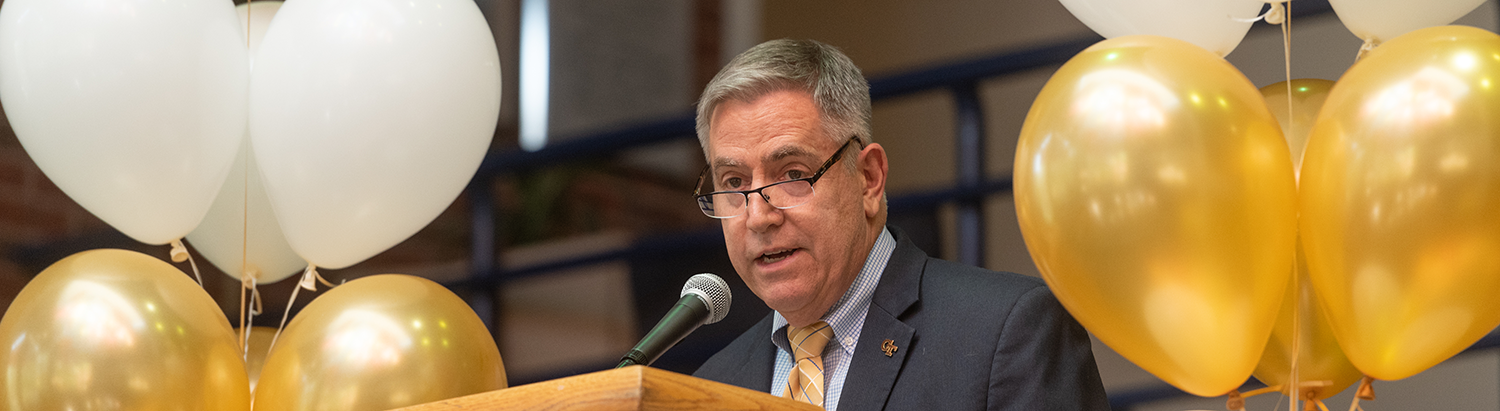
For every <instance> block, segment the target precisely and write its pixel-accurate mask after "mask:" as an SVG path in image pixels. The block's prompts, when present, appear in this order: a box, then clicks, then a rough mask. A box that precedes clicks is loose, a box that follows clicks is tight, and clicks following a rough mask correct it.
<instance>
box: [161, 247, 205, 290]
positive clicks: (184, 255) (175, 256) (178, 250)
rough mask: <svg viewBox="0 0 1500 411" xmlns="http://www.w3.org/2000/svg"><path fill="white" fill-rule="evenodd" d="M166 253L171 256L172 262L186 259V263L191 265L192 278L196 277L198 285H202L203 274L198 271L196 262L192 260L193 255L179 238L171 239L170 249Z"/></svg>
mask: <svg viewBox="0 0 1500 411" xmlns="http://www.w3.org/2000/svg"><path fill="white" fill-rule="evenodd" d="M168 254H169V255H171V256H172V262H174V263H180V262H182V261H183V260H187V262H188V265H189V266H192V267H193V278H197V279H198V286H199V287H202V286H203V274H199V273H198V262H196V261H193V255H192V254H189V253H188V250H187V246H185V245H182V239H181V238H179V239H176V240H172V251H170V252H169V253H168Z"/></svg>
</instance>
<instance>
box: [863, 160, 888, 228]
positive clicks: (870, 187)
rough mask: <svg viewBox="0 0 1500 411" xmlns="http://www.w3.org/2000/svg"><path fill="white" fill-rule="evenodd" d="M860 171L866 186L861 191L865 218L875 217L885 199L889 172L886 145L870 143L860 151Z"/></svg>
mask: <svg viewBox="0 0 1500 411" xmlns="http://www.w3.org/2000/svg"><path fill="white" fill-rule="evenodd" d="M859 172H860V175H861V176H862V177H864V187H863V189H864V190H863V192H862V193H861V201H862V202H863V203H864V208H865V218H875V216H876V215H878V214H879V213H880V207H881V205H882V204H883V203H884V199H885V177H886V173H887V172H889V168H888V165H887V164H886V158H885V147H881V146H880V143H870V145H867V146H865V148H864V149H863V150H860V152H859Z"/></svg>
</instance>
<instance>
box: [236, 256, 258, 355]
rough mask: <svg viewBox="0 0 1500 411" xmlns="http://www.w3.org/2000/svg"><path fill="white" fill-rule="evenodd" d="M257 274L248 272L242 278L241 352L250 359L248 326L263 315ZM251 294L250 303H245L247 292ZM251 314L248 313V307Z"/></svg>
mask: <svg viewBox="0 0 1500 411" xmlns="http://www.w3.org/2000/svg"><path fill="white" fill-rule="evenodd" d="M256 274H258V273H255V272H247V273H245V274H244V275H242V276H240V348H241V349H240V352H241V353H242V354H244V355H246V358H249V357H248V356H249V355H250V328H251V327H247V326H246V324H249V325H252V326H253V325H254V324H255V316H257V315H260V313H261V302H260V289H259V288H257V287H256V285H257V284H256V281H257V280H256V279H257V278H259V277H260V276H258V275H256ZM247 291H248V292H249V294H250V301H249V303H248V304H247V303H246V301H245V294H246V292H247ZM247 305H248V306H249V307H248V308H249V310H248V311H249V312H248V313H246V311H247V310H246V306H247Z"/></svg>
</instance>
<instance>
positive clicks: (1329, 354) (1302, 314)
mask: <svg viewBox="0 0 1500 411" xmlns="http://www.w3.org/2000/svg"><path fill="white" fill-rule="evenodd" d="M1297 257H1298V258H1297V281H1292V282H1289V284H1287V289H1286V297H1285V298H1283V299H1282V303H1281V313H1280V314H1279V315H1278V316H1277V317H1276V327H1275V328H1274V329H1272V330H1271V340H1270V342H1268V343H1266V351H1265V353H1264V354H1262V355H1261V357H1260V364H1259V365H1256V366H1255V373H1254V375H1255V378H1256V379H1258V380H1260V382H1263V383H1266V385H1267V386H1277V385H1282V386H1284V388H1282V390H1281V392H1282V393H1285V394H1290V393H1291V391H1292V387H1293V386H1296V387H1297V399H1298V400H1309V399H1317V400H1321V399H1324V398H1328V397H1332V396H1333V395H1334V394H1338V393H1340V392H1342V391H1344V389H1345V388H1349V385H1350V384H1354V382H1355V381H1359V378H1360V377H1361V376H1363V374H1360V372H1359V369H1356V368H1354V364H1350V363H1349V358H1348V357H1345V356H1344V351H1343V350H1341V349H1339V342H1338V340H1336V339H1335V338H1334V336H1333V330H1332V329H1330V328H1329V327H1328V319H1327V317H1326V316H1324V315H1323V311H1322V307H1319V306H1318V304H1319V301H1318V293H1316V292H1314V291H1313V288H1312V283H1311V281H1310V280H1309V279H1308V275H1307V261H1306V260H1305V259H1303V258H1302V257H1303V256H1302V253H1301V252H1298V253H1297ZM1293 361H1295V362H1296V365H1297V370H1296V374H1295V375H1293V372H1292V363H1293Z"/></svg>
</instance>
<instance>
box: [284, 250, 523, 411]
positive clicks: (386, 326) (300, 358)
mask: <svg viewBox="0 0 1500 411" xmlns="http://www.w3.org/2000/svg"><path fill="white" fill-rule="evenodd" d="M505 384H506V382H505V366H504V364H502V363H501V362H500V351H499V349H498V348H496V346H495V340H494V339H493V338H492V337H490V333H489V331H488V330H487V329H486V328H485V326H484V323H483V322H481V321H480V320H479V316H478V315H475V314H474V311H473V310H472V309H470V308H469V306H468V305H467V304H465V303H464V301H463V300H462V299H459V298H458V296H457V295H454V294H453V293H452V292H450V291H448V289H446V288H443V286H442V285H439V284H437V283H434V282H432V281H429V280H426V279H423V278H420V277H413V276H409V275H399V274H383V275H376V276H370V277H365V278H361V279H358V280H354V281H350V282H348V283H345V284H343V285H340V286H338V287H334V288H333V289H332V290H329V291H328V292H327V293H325V294H323V295H322V296H320V297H318V298H317V299H315V300H313V301H312V303H309V304H308V305H307V307H306V308H304V309H303V310H302V312H301V313H298V314H297V316H296V317H294V318H293V319H292V321H291V323H290V324H288V325H287V327H286V330H284V331H283V332H282V334H281V338H280V339H279V340H278V341H276V345H275V346H274V347H272V348H271V354H270V356H268V357H266V364H265V367H264V368H263V369H262V370H261V374H260V383H259V384H258V385H257V386H256V390H255V409H256V410H260V411H279V410H309V411H311V410H350V411H356V410H386V409H391V408H399V407H404V406H409V405H415V404H421V403H426V402H432V401H437V400H441V399H447V398H453V397H459V396H464V395H469V394H477V393H481V392H485V391H492V390H498V389H501V388H505Z"/></svg>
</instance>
